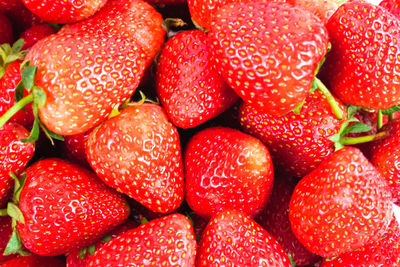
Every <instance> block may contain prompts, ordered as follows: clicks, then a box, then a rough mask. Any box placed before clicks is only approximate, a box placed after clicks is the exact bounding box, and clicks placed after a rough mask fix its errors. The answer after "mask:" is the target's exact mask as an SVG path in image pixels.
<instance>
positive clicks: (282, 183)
mask: <svg viewBox="0 0 400 267" xmlns="http://www.w3.org/2000/svg"><path fill="white" fill-rule="evenodd" d="M283 178H286V177H276V178H275V179H274V187H273V190H272V194H271V197H270V199H269V202H268V205H267V207H266V208H265V209H264V211H263V212H262V213H261V216H259V218H256V221H258V222H260V225H261V226H262V227H263V228H264V229H265V230H267V232H268V233H270V234H271V235H272V236H273V237H274V238H275V239H276V240H277V241H278V242H279V244H280V245H281V246H282V248H283V250H284V251H285V252H286V254H288V255H291V256H292V258H293V261H294V262H295V265H296V266H311V265H312V264H314V263H316V262H317V261H318V260H320V257H319V256H317V255H315V254H313V253H311V252H310V251H309V250H308V249H306V248H305V247H304V245H303V244H301V243H300V241H299V240H298V239H297V238H296V236H295V235H294V233H293V231H292V228H291V225H290V221H289V203H290V198H291V196H292V193H293V190H294V187H295V185H296V184H295V182H294V179H292V178H289V179H283Z"/></svg>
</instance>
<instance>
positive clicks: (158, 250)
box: [86, 214, 196, 267]
mask: <svg viewBox="0 0 400 267" xmlns="http://www.w3.org/2000/svg"><path fill="white" fill-rule="evenodd" d="M195 258H196V240H195V239H194V234H193V228H192V225H191V224H190V221H189V220H188V219H187V218H186V217H185V216H183V215H182V214H173V215H168V216H165V217H163V218H160V219H157V220H153V221H150V222H148V223H146V224H142V225H141V226H139V227H138V228H135V229H133V230H130V231H128V232H126V233H124V234H122V235H119V236H118V237H116V238H113V239H112V240H110V241H109V242H108V243H106V244H105V245H104V246H102V247H101V248H100V249H99V250H97V251H96V252H95V253H94V255H93V256H92V257H91V258H90V259H89V262H88V263H87V265H86V266H87V267H91V266H100V265H101V266H150V265H152V266H187V267H190V266H194V263H195Z"/></svg>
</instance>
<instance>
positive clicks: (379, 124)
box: [376, 109, 383, 130]
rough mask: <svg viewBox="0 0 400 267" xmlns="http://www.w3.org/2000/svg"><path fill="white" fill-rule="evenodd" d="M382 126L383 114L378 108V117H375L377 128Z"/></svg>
mask: <svg viewBox="0 0 400 267" xmlns="http://www.w3.org/2000/svg"><path fill="white" fill-rule="evenodd" d="M382 126H383V114H382V110H380V109H379V110H378V118H377V126H376V127H377V129H378V130H379V129H380V128H382Z"/></svg>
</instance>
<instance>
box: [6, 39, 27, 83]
mask: <svg viewBox="0 0 400 267" xmlns="http://www.w3.org/2000/svg"><path fill="white" fill-rule="evenodd" d="M23 45H24V39H19V40H18V41H16V42H15V43H14V44H13V46H10V44H2V45H0V79H1V78H2V77H3V75H4V73H5V72H6V69H7V67H8V65H10V64H11V63H12V62H14V61H17V60H23V59H24V58H25V56H26V53H27V52H28V51H26V50H23V51H21V49H22V46H23Z"/></svg>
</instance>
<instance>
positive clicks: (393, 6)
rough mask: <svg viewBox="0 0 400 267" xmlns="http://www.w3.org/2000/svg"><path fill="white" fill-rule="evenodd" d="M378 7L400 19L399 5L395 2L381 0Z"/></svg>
mask: <svg viewBox="0 0 400 267" xmlns="http://www.w3.org/2000/svg"><path fill="white" fill-rule="evenodd" d="M379 5H380V6H381V7H384V8H386V9H387V10H389V11H390V12H391V13H392V14H393V15H395V16H397V17H398V18H400V5H399V2H398V1H397V0H383V1H381V2H380V3H379Z"/></svg>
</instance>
